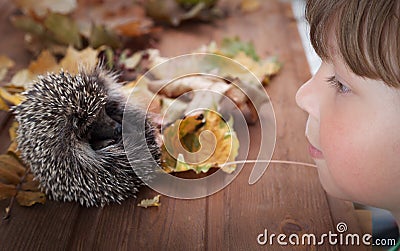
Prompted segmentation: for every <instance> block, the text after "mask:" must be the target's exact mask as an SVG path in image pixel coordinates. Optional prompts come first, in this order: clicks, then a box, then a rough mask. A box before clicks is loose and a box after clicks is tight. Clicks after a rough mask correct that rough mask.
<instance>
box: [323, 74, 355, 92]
mask: <svg viewBox="0 0 400 251" xmlns="http://www.w3.org/2000/svg"><path fill="white" fill-rule="evenodd" d="M327 81H328V83H329V84H330V85H331V86H332V87H334V88H335V89H336V91H337V92H338V93H349V92H351V90H350V88H349V87H347V86H345V85H343V84H342V83H340V81H339V80H337V79H336V77H335V76H332V77H330V78H328V80H327Z"/></svg>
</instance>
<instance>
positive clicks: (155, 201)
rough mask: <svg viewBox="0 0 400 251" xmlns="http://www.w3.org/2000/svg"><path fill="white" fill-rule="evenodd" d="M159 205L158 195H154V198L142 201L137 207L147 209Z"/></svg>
mask: <svg viewBox="0 0 400 251" xmlns="http://www.w3.org/2000/svg"><path fill="white" fill-rule="evenodd" d="M160 205H161V203H160V195H156V196H154V198H153V199H144V200H142V201H140V203H139V204H138V207H144V208H148V207H159V206H160Z"/></svg>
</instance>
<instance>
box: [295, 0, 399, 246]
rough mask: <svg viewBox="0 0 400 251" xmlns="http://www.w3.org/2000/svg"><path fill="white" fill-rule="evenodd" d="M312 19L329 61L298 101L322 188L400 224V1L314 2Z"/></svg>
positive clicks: (309, 11)
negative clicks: (375, 209)
mask: <svg viewBox="0 0 400 251" xmlns="http://www.w3.org/2000/svg"><path fill="white" fill-rule="evenodd" d="M306 17H307V21H308V22H309V24H310V37H311V41H312V44H313V47H314V48H315V50H316V52H317V54H318V55H319V56H320V57H321V58H322V61H323V62H322V64H321V67H320V68H319V70H318V72H317V73H316V74H315V76H313V77H312V78H311V79H310V80H309V81H308V82H306V83H305V84H304V85H303V86H302V87H301V88H300V89H299V91H298V92H297V95H296V101H297V104H298V105H299V106H300V107H301V108H302V109H303V110H305V111H306V112H307V113H308V114H309V117H308V120H307V125H306V132H305V134H306V137H307V139H308V141H309V143H310V146H309V152H310V155H311V157H312V158H313V159H314V160H315V162H316V164H317V167H318V168H317V169H318V175H319V178H320V181H321V183H322V186H323V187H324V189H325V190H326V191H327V192H328V193H329V194H331V195H333V196H335V197H338V198H341V199H345V200H351V201H355V202H359V203H362V204H366V205H371V206H374V207H380V208H385V209H387V210H389V211H391V212H392V214H393V215H394V217H395V218H396V221H397V223H398V224H400V189H399V185H398V182H399V180H400V20H399V18H400V1H398V0H354V1H349V0H308V1H307V4H306ZM399 246H400V243H398V244H397V245H396V247H397V248H396V247H393V248H394V249H393V250H398V248H399Z"/></svg>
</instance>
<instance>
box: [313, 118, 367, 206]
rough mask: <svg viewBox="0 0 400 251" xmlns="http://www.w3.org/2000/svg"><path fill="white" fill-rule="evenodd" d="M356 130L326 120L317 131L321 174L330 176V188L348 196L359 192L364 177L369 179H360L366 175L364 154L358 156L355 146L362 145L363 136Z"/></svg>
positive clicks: (357, 128)
mask: <svg viewBox="0 0 400 251" xmlns="http://www.w3.org/2000/svg"><path fill="white" fill-rule="evenodd" d="M359 129H360V127H357V126H354V125H351V124H343V123H338V120H331V121H326V123H325V124H321V128H320V141H321V148H322V150H323V154H324V158H325V165H326V166H325V168H326V169H327V170H320V171H324V172H325V173H323V174H321V175H326V176H330V177H329V179H330V181H329V182H331V183H332V184H331V185H336V186H337V189H338V190H340V191H341V192H343V193H345V194H347V195H348V196H350V197H353V195H354V196H355V195H356V194H359V193H363V192H362V190H363V189H364V188H365V184H363V183H365V182H366V179H365V178H367V179H369V177H363V176H369V175H368V174H367V173H365V172H366V171H367V170H366V169H364V167H365V166H364V163H365V160H366V155H365V154H367V153H366V152H364V153H362V152H363V151H362V150H361V148H362V146H359V145H358V144H362V141H363V139H362V138H363V137H364V138H365V135H363V133H362V132H361V131H360V130H359ZM326 179H327V180H328V178H326ZM328 192H329V191H328ZM337 196H339V195H337ZM340 197H341V196H340ZM344 199H346V198H344ZM347 199H351V198H347Z"/></svg>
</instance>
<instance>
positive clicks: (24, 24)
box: [11, 16, 44, 35]
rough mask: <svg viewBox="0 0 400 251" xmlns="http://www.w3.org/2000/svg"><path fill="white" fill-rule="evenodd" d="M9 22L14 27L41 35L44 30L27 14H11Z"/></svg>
mask: <svg viewBox="0 0 400 251" xmlns="http://www.w3.org/2000/svg"><path fill="white" fill-rule="evenodd" d="M11 22H12V24H13V25H14V26H15V27H16V28H18V29H21V30H23V31H25V32H29V33H32V34H35V35H42V34H43V32H44V27H43V26H42V25H41V24H40V23H38V22H36V21H35V20H33V19H32V18H30V17H28V16H13V17H12V18H11Z"/></svg>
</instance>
